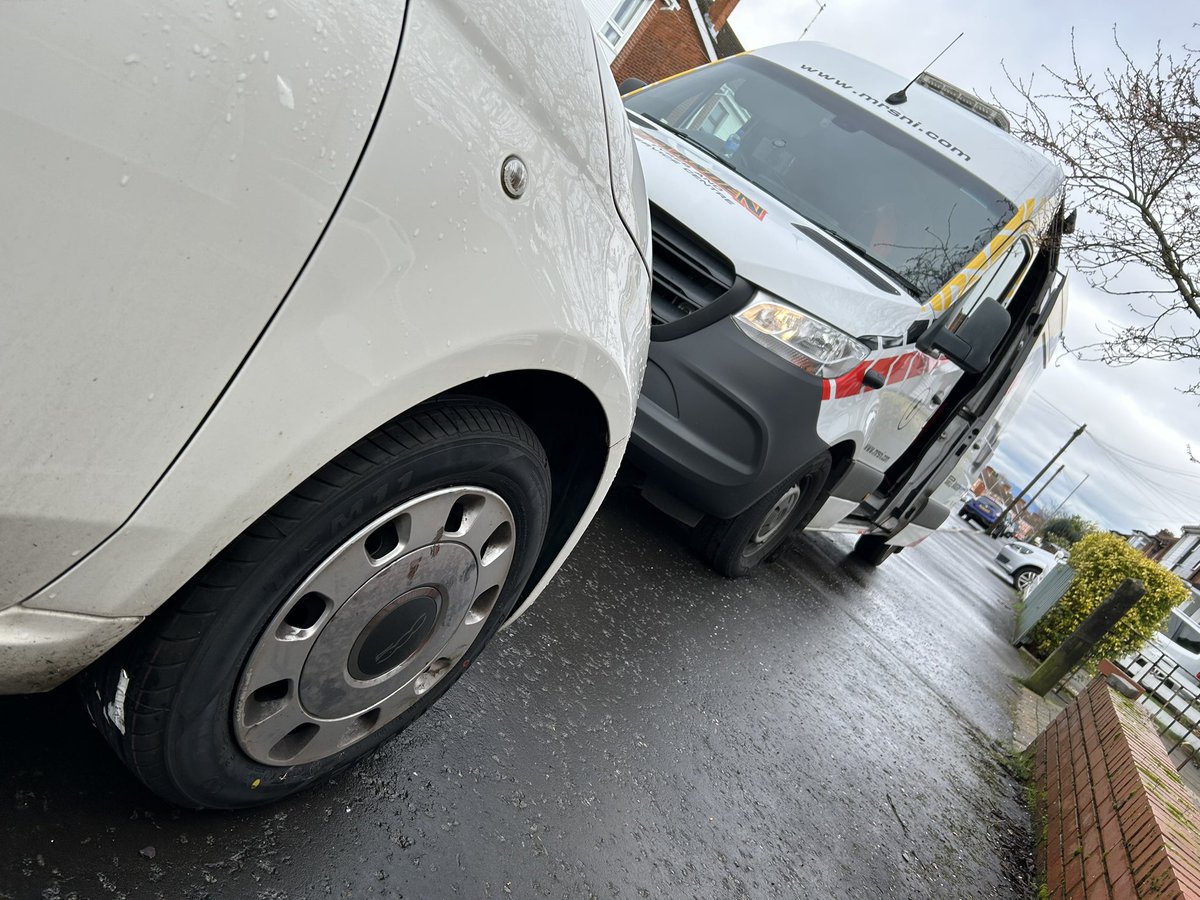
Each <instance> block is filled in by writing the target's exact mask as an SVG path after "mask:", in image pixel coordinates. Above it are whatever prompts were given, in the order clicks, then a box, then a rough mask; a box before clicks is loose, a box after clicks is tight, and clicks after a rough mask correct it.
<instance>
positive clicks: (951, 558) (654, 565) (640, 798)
mask: <svg viewBox="0 0 1200 900" xmlns="http://www.w3.org/2000/svg"><path fill="white" fill-rule="evenodd" d="M994 546H995V545H994V544H992V542H991V541H990V539H987V538H984V537H982V536H981V535H978V534H967V533H949V534H937V535H935V536H934V537H932V538H930V539H929V540H927V541H925V543H924V544H922V545H921V546H920V547H917V548H914V549H911V550H906V551H905V552H904V553H902V554H901V555H899V556H897V557H894V558H892V559H891V560H889V561H888V562H887V563H885V565H884V566H883V567H882V568H880V569H878V570H874V569H867V568H864V567H862V566H860V565H858V564H856V563H854V562H853V561H851V560H848V559H846V558H845V554H846V552H847V550H848V549H849V547H850V541H849V539H846V538H842V537H838V536H829V537H826V536H811V535H806V536H802V537H796V538H793V540H792V542H791V544H790V546H789V548H788V550H787V551H786V552H785V553H784V554H783V555H782V556H781V558H780V559H779V560H778V561H777V562H775V563H773V564H771V565H770V566H768V567H767V568H766V569H765V570H763V571H762V573H761V574H760V575H758V576H757V577H755V578H753V579H750V580H743V581H737V582H730V581H726V580H724V579H721V578H719V577H717V576H714V575H712V574H710V573H709V572H708V571H707V570H706V569H705V568H703V567H702V566H701V565H700V564H699V563H698V562H696V561H695V560H694V559H692V558H691V557H690V556H688V555H687V552H686V550H685V549H684V548H683V545H682V542H681V537H680V534H679V533H678V532H677V531H676V530H675V529H674V528H673V526H671V524H670V523H668V522H667V521H666V520H665V519H663V518H662V517H661V516H659V515H658V514H657V513H655V512H654V511H652V510H651V509H650V508H649V507H647V506H645V505H644V504H643V503H642V502H641V501H640V500H638V499H636V498H634V497H631V496H628V495H617V496H615V497H614V498H613V499H611V500H610V501H609V502H608V504H607V505H606V507H605V509H604V510H603V511H602V513H601V515H600V517H599V518H598V519H597V520H596V523H595V524H594V525H593V526H592V528H591V530H590V531H589V533H588V535H587V537H586V538H585V539H584V541H583V542H582V543H581V545H580V547H579V548H578V549H577V550H576V552H575V553H574V555H573V556H572V557H571V559H570V561H569V562H568V563H567V565H566V567H565V568H564V569H563V570H562V572H561V573H560V574H559V576H558V577H557V578H556V580H555V581H554V583H553V585H552V586H551V588H550V590H549V591H547V592H546V593H545V594H544V595H543V597H542V599H541V600H540V601H539V602H538V604H537V605H535V606H534V607H533V609H532V610H531V611H530V613H529V614H528V615H526V616H525V617H524V618H523V619H522V620H521V621H520V622H519V623H518V624H517V625H516V626H514V628H512V629H510V630H509V631H508V632H507V633H506V634H505V635H503V636H501V638H500V639H499V640H498V641H497V642H496V643H495V644H493V646H492V647H491V648H490V650H489V652H488V653H486V654H484V655H483V656H482V657H481V658H480V660H479V663H478V664H477V665H474V666H472V667H471V670H470V671H469V672H468V673H467V674H466V675H465V676H464V677H463V679H462V680H461V681H460V682H459V684H458V685H457V686H456V687H455V688H454V689H453V690H452V691H451V692H450V694H448V695H447V697H446V698H444V700H443V701H442V702H441V703H440V704H439V705H438V706H437V707H435V708H434V709H433V710H432V712H431V713H430V714H429V715H427V716H426V717H425V718H424V719H422V720H421V721H419V722H417V723H416V724H415V725H414V726H413V727H412V728H410V729H409V730H408V731H407V732H405V733H404V734H403V735H401V736H400V737H399V738H398V739H396V740H394V741H393V742H391V743H390V744H388V745H385V746H384V747H383V748H382V749H381V750H380V751H378V752H377V753H375V754H374V755H373V756H372V757H370V758H368V759H367V760H365V761H364V762H362V763H360V764H359V765H358V766H357V767H355V768H353V769H351V770H350V771H349V772H347V773H345V774H343V775H341V776H340V777H339V778H338V779H337V780H336V781H335V782H332V783H329V784H327V785H325V786H323V787H321V788H318V789H316V790H314V791H311V792H309V793H308V794H306V795H302V796H300V797H297V798H294V799H292V800H289V801H285V802H283V803H281V804H278V805H276V806H273V807H269V808H267V809H264V810H259V811H252V812H242V813H199V812H186V811H180V810H175V809H171V808H170V807H168V806H166V805H165V804H163V803H162V802H160V801H158V800H157V799H155V798H154V797H153V796H152V795H150V794H148V793H147V792H146V791H145V790H144V789H142V788H141V787H140V785H139V784H138V783H137V782H136V781H134V780H133V779H132V777H131V776H128V775H127V774H126V773H125V771H124V769H123V768H121V767H120V766H119V765H118V764H117V762H116V761H115V760H114V759H113V758H111V756H110V754H109V752H108V750H107V748H106V747H105V746H104V745H102V743H101V740H100V738H99V737H98V735H97V734H95V733H94V732H93V731H92V729H91V726H90V725H89V724H88V723H87V721H86V718H85V716H84V715H83V713H82V712H81V711H80V709H79V707H78V706H77V705H76V703H75V702H74V696H73V695H72V694H71V692H70V691H69V690H67V691H63V690H60V691H58V692H55V693H53V694H50V695H45V696H40V697H31V698H0V723H3V724H2V725H0V736H2V737H0V848H2V849H0V897H4V898H21V900H24V898H43V897H44V898H71V897H80V898H82V897H97V898H104V897H128V898H141V897H163V898H193V897H230V898H262V900H269V898H302V897H310V898H315V897H326V896H334V897H407V898H440V897H458V896H462V897H472V898H474V897H505V896H514V897H540V896H546V897H569V898H576V897H592V896H594V897H600V898H606V897H720V898H726V897H789V898H790V897H1022V896H1028V895H1029V888H1028V886H1027V885H1028V881H1027V879H1028V877H1029V876H1028V872H1027V869H1026V866H1027V863H1026V862H1025V860H1024V859H1023V858H1022V857H1023V854H1024V853H1025V852H1027V850H1028V841H1029V835H1028V831H1027V829H1028V823H1027V819H1026V818H1025V814H1024V812H1023V810H1022V808H1021V807H1020V805H1019V803H1018V802H1017V797H1018V796H1019V789H1018V788H1017V786H1016V785H1015V782H1014V781H1013V779H1012V778H1011V777H1010V776H1009V775H1008V773H1007V772H1006V771H1005V770H1004V769H1003V768H1002V766H1001V765H1000V764H999V762H998V748H999V743H998V742H1002V741H1006V740H1007V739H1008V737H1009V735H1010V733H1011V725H1010V720H1009V717H1008V713H1007V710H1008V707H1009V704H1010V703H1011V699H1010V698H1011V697H1012V695H1013V692H1014V687H1013V685H1012V676H1013V675H1014V674H1016V673H1018V672H1021V673H1023V672H1024V668H1023V664H1022V662H1021V660H1020V658H1019V657H1018V656H1017V654H1016V653H1015V651H1013V650H1012V649H1011V648H1010V647H1009V646H1008V645H1007V643H1006V642H1005V640H1004V638H1005V636H1006V635H1007V634H1008V633H1009V630H1010V629H1011V621H1012V613H1011V610H1010V608H1009V606H1008V604H1009V603H1010V602H1011V592H1010V591H1009V590H1008V588H1007V585H1006V584H1005V583H1004V582H1003V581H1002V580H1001V579H1000V578H998V577H997V576H996V575H995V574H994V572H993V571H992V570H991V569H990V568H989V567H988V565H987V562H986V561H987V560H988V559H989V558H990V555H989V554H991V555H994Z"/></svg>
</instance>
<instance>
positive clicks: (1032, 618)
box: [1013, 562, 1075, 647]
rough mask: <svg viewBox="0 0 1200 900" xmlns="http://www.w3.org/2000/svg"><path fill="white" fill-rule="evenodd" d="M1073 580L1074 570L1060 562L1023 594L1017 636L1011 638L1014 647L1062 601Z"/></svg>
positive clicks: (1020, 643)
mask: <svg viewBox="0 0 1200 900" xmlns="http://www.w3.org/2000/svg"><path fill="white" fill-rule="evenodd" d="M1074 578H1075V570H1074V569H1072V568H1071V567H1070V566H1068V565H1067V564H1066V563H1065V562H1060V563H1058V564H1056V565H1054V566H1051V567H1050V568H1049V569H1047V570H1046V572H1045V573H1044V574H1043V575H1042V577H1041V578H1039V579H1038V580H1037V581H1035V582H1034V584H1033V587H1031V588H1029V590H1028V592H1027V593H1026V594H1025V598H1024V600H1023V601H1022V606H1021V613H1020V615H1019V616H1017V634H1016V637H1014V638H1013V644H1014V645H1015V646H1018V647H1019V646H1021V645H1022V644H1024V643H1025V642H1026V639H1027V638H1028V637H1029V633H1030V632H1031V631H1033V629H1034V626H1035V625H1037V623H1038V622H1039V621H1041V618H1042V616H1044V615H1046V613H1048V612H1050V609H1051V607H1053V606H1054V604H1055V603H1057V602H1058V601H1059V600H1061V599H1062V597H1063V594H1065V593H1066V592H1067V588H1069V587H1070V586H1071V582H1072V581H1073V580H1074Z"/></svg>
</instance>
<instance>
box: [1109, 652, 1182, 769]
mask: <svg viewBox="0 0 1200 900" xmlns="http://www.w3.org/2000/svg"><path fill="white" fill-rule="evenodd" d="M1118 665H1119V666H1120V668H1121V670H1122V671H1123V672H1125V674H1126V675H1128V676H1129V678H1130V679H1131V680H1133V681H1136V682H1137V683H1138V685H1139V686H1140V687H1141V688H1142V690H1144V691H1145V692H1146V693H1145V694H1144V695H1143V696H1142V697H1141V698H1140V699H1139V700H1138V704H1139V705H1141V706H1143V707H1145V708H1146V711H1147V712H1148V713H1149V714H1150V718H1151V719H1152V720H1153V722H1154V724H1155V727H1156V728H1157V729H1158V735H1159V737H1160V738H1162V742H1163V746H1164V747H1166V749H1167V756H1168V757H1170V759H1171V762H1172V764H1174V766H1175V769H1176V771H1179V770H1181V769H1183V768H1184V767H1185V766H1186V765H1187V764H1188V763H1191V764H1192V765H1194V766H1198V767H1200V733H1198V732H1200V682H1198V681H1197V680H1196V677H1195V673H1192V672H1189V671H1187V670H1186V669H1184V668H1183V667H1182V666H1180V665H1179V663H1177V662H1175V660H1173V659H1172V658H1171V657H1169V656H1167V654H1165V653H1163V652H1162V651H1161V650H1159V649H1158V648H1156V647H1155V646H1153V645H1150V646H1147V647H1146V648H1144V649H1142V650H1139V651H1138V652H1137V653H1135V654H1134V655H1133V656H1130V657H1127V658H1125V659H1124V660H1122V661H1121V662H1120V663H1118Z"/></svg>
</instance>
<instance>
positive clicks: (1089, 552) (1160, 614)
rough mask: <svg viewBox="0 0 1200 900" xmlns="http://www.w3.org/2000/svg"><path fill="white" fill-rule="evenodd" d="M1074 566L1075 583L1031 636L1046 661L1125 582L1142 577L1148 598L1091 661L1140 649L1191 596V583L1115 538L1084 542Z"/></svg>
mask: <svg viewBox="0 0 1200 900" xmlns="http://www.w3.org/2000/svg"><path fill="white" fill-rule="evenodd" d="M1070 564H1071V568H1072V569H1074V570H1075V580H1074V581H1073V582H1071V586H1070V588H1068V589H1067V592H1066V594H1064V595H1063V598H1062V599H1061V600H1059V601H1058V603H1056V604H1055V605H1054V607H1053V608H1052V609H1051V610H1050V612H1048V613H1047V614H1046V615H1045V616H1044V617H1043V618H1042V620H1041V621H1040V622H1038V624H1037V627H1036V628H1035V629H1034V630H1033V633H1032V634H1031V635H1030V638H1031V640H1032V644H1033V647H1034V649H1035V650H1036V651H1037V652H1038V654H1039V655H1041V656H1043V657H1044V656H1046V655H1047V654H1049V653H1050V652H1051V651H1053V650H1054V649H1055V648H1056V647H1058V645H1059V644H1061V643H1062V642H1063V641H1064V640H1066V638H1067V637H1068V636H1069V635H1070V634H1071V632H1073V631H1074V630H1075V629H1076V628H1077V627H1078V626H1079V624H1080V623H1081V622H1082V621H1083V620H1084V619H1086V618H1087V617H1088V615H1089V614H1090V613H1091V612H1092V610H1094V609H1095V608H1096V607H1097V606H1099V605H1100V603H1101V601H1102V600H1104V598H1105V597H1107V596H1108V595H1109V594H1111V593H1112V592H1113V589H1114V588H1116V586H1117V585H1119V584H1120V583H1121V582H1122V581H1124V580H1125V579H1126V578H1140V579H1141V580H1142V582H1143V583H1144V584H1145V585H1146V594H1145V596H1143V597H1142V599H1141V600H1139V601H1138V603H1137V605H1136V606H1135V607H1134V608H1133V609H1131V610H1130V611H1129V612H1127V613H1126V614H1125V615H1124V616H1122V617H1121V619H1120V621H1118V622H1117V624H1116V625H1114V626H1113V627H1112V630H1110V631H1109V633H1108V634H1107V635H1105V636H1104V638H1103V639H1102V640H1100V641H1099V642H1098V643H1097V644H1096V646H1095V647H1094V648H1092V653H1091V655H1090V656H1089V659H1091V660H1098V659H1120V658H1121V657H1123V656H1125V655H1127V654H1130V653H1133V652H1135V651H1137V650H1140V649H1141V648H1142V647H1143V646H1144V645H1145V643H1146V642H1147V641H1148V640H1149V639H1150V636H1151V635H1152V634H1153V633H1154V632H1155V631H1157V630H1158V628H1159V626H1160V625H1161V624H1162V623H1163V621H1164V620H1165V619H1166V618H1167V614H1168V613H1170V611H1171V609H1172V607H1175V606H1178V605H1179V604H1180V603H1183V602H1184V601H1185V600H1187V598H1188V589H1187V585H1185V584H1184V583H1183V581H1182V580H1181V579H1180V578H1179V577H1178V576H1176V575H1174V574H1172V573H1171V572H1169V571H1168V570H1167V569H1165V568H1163V567H1162V566H1160V565H1159V564H1158V563H1156V562H1153V561H1152V560H1149V559H1147V558H1146V557H1144V556H1142V554H1140V553H1138V552H1137V551H1136V550H1134V549H1133V548H1132V547H1130V546H1129V545H1128V544H1127V543H1125V541H1123V540H1121V538H1119V537H1117V536H1116V535H1114V534H1108V533H1106V532H1100V533H1097V534H1089V535H1086V536H1085V537H1083V538H1081V539H1080V540H1079V542H1078V543H1076V544H1075V546H1074V547H1072V548H1071V559H1070Z"/></svg>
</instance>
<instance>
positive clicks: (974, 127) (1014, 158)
mask: <svg viewBox="0 0 1200 900" xmlns="http://www.w3.org/2000/svg"><path fill="white" fill-rule="evenodd" d="M753 53H754V55H755V56H759V57H761V58H763V59H766V60H770V61H771V62H773V63H775V64H777V65H780V66H783V67H785V68H787V69H790V70H792V71H793V72H796V73H797V74H798V75H801V76H802V77H805V78H808V79H810V80H812V81H815V82H817V83H818V84H822V85H824V86H825V87H827V88H829V89H830V90H833V91H837V92H838V93H839V94H841V95H842V96H844V97H846V98H847V99H849V100H851V101H853V102H855V103H857V104H859V105H860V106H862V107H863V108H865V109H867V110H870V111H871V112H873V113H874V114H876V115H878V116H879V117H880V118H883V119H888V120H893V121H894V122H895V123H897V124H898V125H900V126H901V127H904V128H911V129H912V130H913V131H914V133H916V134H918V135H920V136H922V137H924V138H925V140H927V141H928V142H929V143H930V145H931V146H934V147H937V148H938V149H939V150H940V151H941V152H942V153H943V154H945V155H946V156H947V157H949V158H950V159H952V160H954V161H955V162H957V163H958V164H959V165H961V166H963V168H965V169H967V170H968V171H970V172H971V173H972V174H974V175H975V176H977V177H978V178H980V179H982V180H983V181H985V182H987V183H988V184H989V185H991V186H992V187H993V188H995V189H996V190H997V191H998V192H999V193H1000V194H1002V195H1003V196H1005V197H1007V198H1008V199H1009V200H1011V201H1012V202H1013V204H1014V205H1015V206H1018V207H1020V206H1021V205H1022V204H1024V203H1026V202H1027V201H1029V200H1033V201H1034V204H1033V205H1034V206H1039V205H1040V204H1041V202H1042V201H1044V200H1049V199H1052V198H1055V197H1057V195H1058V194H1059V193H1061V191H1062V187H1063V183H1064V181H1065V179H1064V176H1063V173H1062V170H1061V169H1060V168H1059V166H1058V165H1057V164H1056V163H1054V162H1052V161H1051V160H1049V159H1048V158H1046V157H1045V156H1042V155H1041V154H1040V153H1038V152H1037V151H1036V150H1034V149H1033V148H1032V147H1029V146H1027V145H1026V144H1023V143H1021V142H1020V141H1019V140H1017V139H1016V138H1015V137H1013V136H1012V135H1010V134H1008V133H1006V132H1005V131H1004V130H1002V129H1001V128H1000V127H998V126H997V125H996V124H995V122H993V121H989V120H988V119H986V118H984V117H983V116H982V115H981V113H980V111H979V110H977V109H969V108H967V106H965V105H961V104H960V103H959V102H956V101H955V100H954V99H952V98H951V97H950V96H947V94H946V93H943V92H939V91H937V90H933V89H931V88H930V87H927V86H925V85H924V84H921V83H920V82H919V81H918V82H917V83H915V84H913V85H912V87H910V88H909V89H908V100H907V102H905V103H903V104H897V105H890V104H888V103H887V102H886V98H887V97H888V96H889V95H890V94H892V93H895V92H896V91H898V90H900V88H902V87H904V85H905V84H907V83H908V81H909V77H911V76H909V77H905V76H902V75H898V74H896V73H895V72H892V71H890V70H888V69H885V68H883V67H882V66H879V65H876V64H875V63H873V62H870V61H868V60H865V59H862V58H861V57H858V56H854V55H852V54H850V53H846V52H844V51H842V50H838V49H837V48H835V47H832V46H830V45H828V44H823V43H819V42H817V41H793V42H791V43H787V44H776V45H774V46H772V47H764V48H762V49H760V50H755V51H753ZM963 93H964V94H966V93H967V92H965V91H963Z"/></svg>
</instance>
